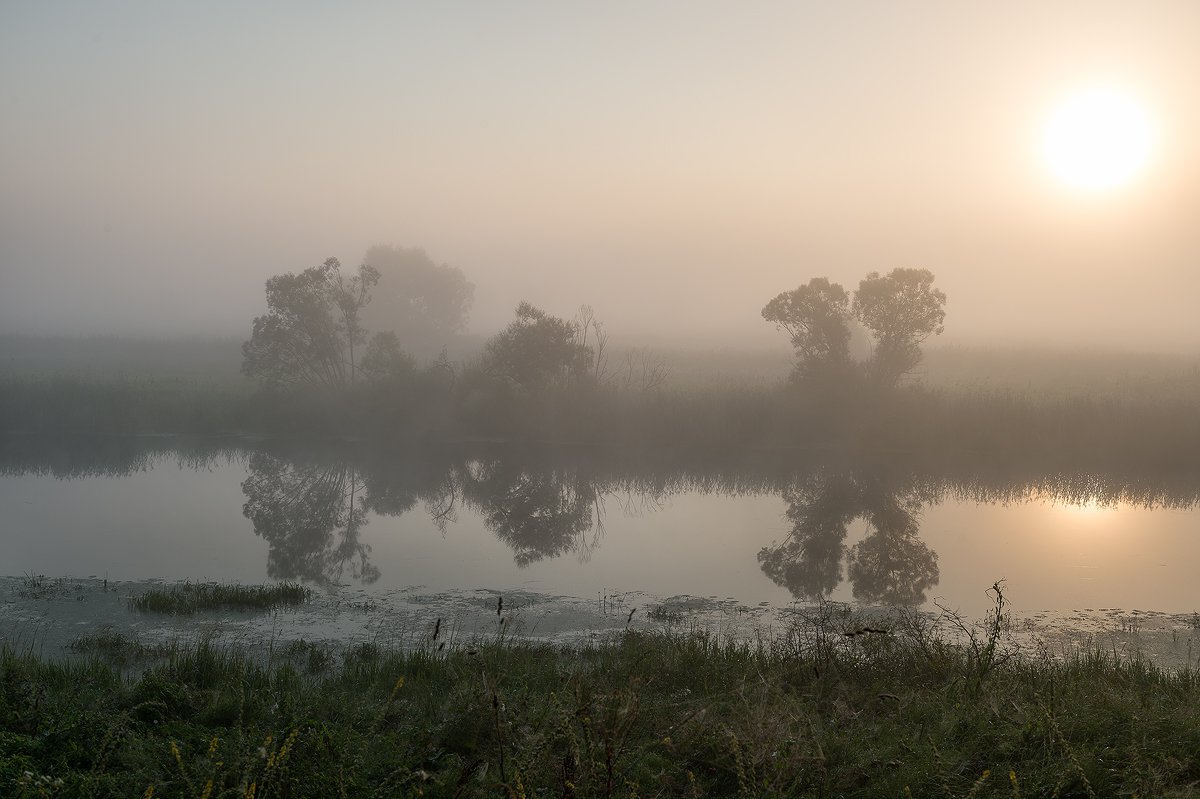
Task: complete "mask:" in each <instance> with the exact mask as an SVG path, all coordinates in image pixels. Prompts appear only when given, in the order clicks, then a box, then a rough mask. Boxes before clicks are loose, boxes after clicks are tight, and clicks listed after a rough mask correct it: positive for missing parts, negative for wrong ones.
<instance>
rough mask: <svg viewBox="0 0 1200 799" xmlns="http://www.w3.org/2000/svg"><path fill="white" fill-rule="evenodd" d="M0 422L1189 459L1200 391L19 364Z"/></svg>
mask: <svg viewBox="0 0 1200 799" xmlns="http://www.w3.org/2000/svg"><path fill="white" fill-rule="evenodd" d="M425 377H429V376H428V375H426V376H425ZM0 434H3V435H7V436H9V437H14V436H15V437H21V438H25V439H42V440H44V439H47V438H51V439H53V438H61V437H63V436H74V437H79V436H84V437H93V438H95V437H97V436H110V437H132V436H167V435H170V436H185V437H192V438H196V437H200V438H207V439H215V438H229V437H240V438H243V439H245V438H246V437H270V438H274V439H277V440H291V441H308V442H313V441H318V442H319V441H330V440H343V441H344V440H359V441H370V442H372V444H373V446H376V447H378V448H391V449H397V448H402V447H411V446H413V445H414V444H419V445H421V446H441V447H445V446H448V445H450V446H461V445H464V444H469V443H478V442H508V443H511V444H517V445H529V446H544V445H562V446H586V447H596V448H602V449H605V450H610V451H613V452H617V453H621V454H623V455H624V456H625V457H630V456H635V455H639V454H642V455H644V454H647V453H650V454H655V453H672V454H674V455H675V456H676V457H679V458H686V459H692V460H695V459H697V458H701V457H714V456H716V457H723V458H730V457H736V458H749V459H757V458H761V457H764V455H763V453H768V454H769V453H772V452H774V453H777V454H779V455H782V456H786V457H796V456H797V455H796V453H799V455H800V456H807V457H810V458H811V457H818V456H819V457H822V458H831V457H832V458H843V459H844V458H850V459H859V460H862V459H876V460H878V459H891V460H896V459H904V460H905V461H908V462H912V463H925V464H939V465H943V466H954V467H962V466H971V465H978V464H981V463H986V464H989V465H992V466H999V467H1002V468H1031V467H1037V468H1043V469H1062V468H1074V469H1079V468H1087V469H1106V470H1112V469H1123V470H1132V471H1140V472H1145V471H1147V470H1153V471H1157V472H1162V471H1164V470H1169V471H1173V472H1186V471H1191V470H1193V469H1194V467H1195V458H1194V453H1195V452H1197V451H1200V403H1197V402H1196V395H1195V393H1194V392H1190V393H1184V394H1177V395H1171V396H1170V397H1168V398H1165V399H1161V400H1156V399H1150V398H1147V397H1145V396H1138V395H1129V396H1123V397H1113V396H1106V397H1093V396H1088V395H1085V394H1078V395H1066V396H1059V395H1054V394H1045V395H1028V394H1022V393H1014V392H1012V391H1010V390H1007V389H1004V390H1001V389H986V388H969V389H967V388H963V389H949V388H938V389H933V388H925V387H922V386H920V385H912V386H907V387H902V388H899V389H894V390H893V389H887V390H884V389H877V388H871V387H870V386H868V385H866V384H856V385H854V386H847V387H842V388H840V389H838V390H836V391H816V390H814V389H812V387H805V386H797V385H792V384H780V385H774V386H767V385H746V386H737V385H724V386H710V387H708V388H704V389H694V390H685V389H681V388H668V389H661V390H654V391H646V392H631V391H626V390H618V389H614V388H612V387H606V386H578V387H574V388H571V389H569V390H566V389H564V390H554V391H546V392H543V393H538V394H526V393H523V392H521V391H519V390H516V389H514V388H513V387H511V386H507V385H504V384H500V383H494V382H493V383H484V384H482V385H470V384H467V385H463V384H460V383H455V382H446V381H442V382H438V381H436V380H433V379H432V378H431V377H429V379H425V378H422V379H421V380H417V381H415V382H414V383H412V384H406V385H402V386H358V387H355V388H353V389H348V390H346V391H344V392H339V393H329V392H318V391H297V392H291V393H282V392H271V391H265V390H254V389H253V388H252V387H250V386H249V385H247V384H244V383H232V382H228V383H227V382H201V381H186V380H175V379H171V380H156V379H145V380H124V379H96V380H84V379H79V378H73V377H52V378H28V377H26V378H0Z"/></svg>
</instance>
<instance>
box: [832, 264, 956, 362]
mask: <svg viewBox="0 0 1200 799" xmlns="http://www.w3.org/2000/svg"><path fill="white" fill-rule="evenodd" d="M945 305H946V295H945V294H944V293H942V292H941V291H939V290H938V289H935V288H933V273H932V272H930V271H929V270H928V269H905V268H900V269H893V270H892V271H891V272H888V273H887V274H886V275H880V274H879V273H878V272H871V273H870V274H869V275H867V276H866V277H865V278H864V279H863V280H862V281H861V282H860V283H859V284H858V291H856V292H854V304H853V308H852V310H853V311H854V316H855V317H856V318H857V319H858V321H860V322H862V324H863V326H864V327H866V328H867V330H869V331H870V332H871V336H872V338H874V340H875V352H874V354H873V356H872V358H871V373H872V374H873V375H874V376H875V378H876V379H877V380H879V381H880V382H881V383H884V384H887V385H894V384H895V383H896V382H897V381H898V380H899V379H900V378H901V377H903V376H904V375H906V374H908V373H909V372H910V371H912V369H913V368H914V367H915V366H916V365H917V364H918V363H920V361H921V344H922V343H923V342H924V341H925V339H927V338H929V337H930V336H932V335H937V334H940V333H941V332H942V330H943V325H942V322H943V321H944V320H945V318H946V311H945V308H944V306H945Z"/></svg>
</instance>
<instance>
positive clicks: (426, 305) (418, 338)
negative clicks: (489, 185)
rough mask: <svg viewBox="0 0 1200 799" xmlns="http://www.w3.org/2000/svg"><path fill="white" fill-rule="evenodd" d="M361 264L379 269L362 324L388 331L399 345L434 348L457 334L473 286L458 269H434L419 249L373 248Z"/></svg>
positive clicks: (462, 325)
mask: <svg viewBox="0 0 1200 799" xmlns="http://www.w3.org/2000/svg"><path fill="white" fill-rule="evenodd" d="M363 263H366V264H370V265H371V266H372V267H374V268H375V269H377V270H379V274H380V280H379V288H378V289H377V290H376V292H375V301H374V302H372V303H371V307H370V308H368V309H367V311H366V318H367V321H368V324H369V325H370V326H371V327H372V328H374V329H377V330H394V331H396V333H397V335H398V336H399V337H400V340H401V341H402V342H404V343H405V346H407V347H412V346H413V345H422V344H423V345H427V346H433V347H440V346H442V345H444V344H445V343H446V341H447V340H449V339H450V338H451V337H453V336H454V335H456V334H458V333H461V332H463V330H465V329H466V326H467V317H468V316H469V314H470V312H471V304H472V303H473V302H474V299H475V285H474V284H473V283H471V282H470V281H468V280H467V279H466V277H465V276H464V275H463V273H462V270H461V269H458V268H457V267H453V266H449V265H447V264H438V263H436V262H434V260H433V259H432V258H430V257H429V255H428V254H427V253H426V252H425V251H424V250H422V249H419V248H416V247H411V248H410V247H389V246H384V245H377V246H375V247H372V248H371V249H369V250H367V254H366V255H365V256H363Z"/></svg>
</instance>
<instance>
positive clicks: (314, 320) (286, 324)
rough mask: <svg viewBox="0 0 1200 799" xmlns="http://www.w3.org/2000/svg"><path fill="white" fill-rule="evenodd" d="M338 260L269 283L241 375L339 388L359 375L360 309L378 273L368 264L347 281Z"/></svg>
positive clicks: (362, 337)
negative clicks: (357, 354) (265, 304)
mask: <svg viewBox="0 0 1200 799" xmlns="http://www.w3.org/2000/svg"><path fill="white" fill-rule="evenodd" d="M341 267H342V265H341V263H340V262H339V261H338V259H336V258H329V259H328V260H326V261H325V263H323V264H321V265H320V266H314V267H312V268H310V269H305V270H304V271H303V272H301V273H300V274H298V275H295V274H292V273H290V272H289V273H287V274H283V275H276V276H274V277H272V278H270V279H269V280H267V313H266V314H265V315H263V316H259V317H255V319H254V328H253V332H252V333H251V335H250V340H249V341H247V342H245V343H244V344H242V372H243V373H245V374H246V375H248V376H250V377H253V378H256V379H258V380H261V381H263V382H265V383H268V384H275V385H312V386H324V387H327V388H342V387H344V386H347V385H349V384H351V383H354V382H355V381H356V379H357V377H358V375H357V361H356V358H355V347H356V346H357V345H361V344H363V343H364V341H365V340H366V328H365V327H364V326H363V323H362V310H363V308H364V307H366V305H367V303H368V302H370V300H371V289H372V288H373V287H374V286H375V284H376V283H378V282H379V272H377V271H376V270H375V269H374V268H372V267H370V266H367V265H366V264H364V265H362V266H360V267H359V268H358V273H357V274H355V275H354V276H353V277H350V278H347V277H345V276H344V275H343V274H342V268H341Z"/></svg>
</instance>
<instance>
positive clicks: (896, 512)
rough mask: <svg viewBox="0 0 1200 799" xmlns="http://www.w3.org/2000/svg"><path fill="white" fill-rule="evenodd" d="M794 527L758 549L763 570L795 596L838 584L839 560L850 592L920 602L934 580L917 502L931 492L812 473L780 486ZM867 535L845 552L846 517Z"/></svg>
mask: <svg viewBox="0 0 1200 799" xmlns="http://www.w3.org/2000/svg"><path fill="white" fill-rule="evenodd" d="M783 497H784V499H785V500H787V502H788V510H787V518H788V520H789V521H791V523H792V530H791V532H790V534H789V535H788V537H787V538H786V539H784V541H783V542H782V543H777V544H774V545H772V546H769V547H764V548H763V549H762V550H761V551H759V553H758V562H759V564H760V565H761V567H762V570H763V572H764V573H765V574H766V575H767V576H768V577H770V578H771V579H772V580H773V581H774V582H775V583H777V584H779V585H781V586H783V587H784V588H787V589H788V590H789V591H791V592H792V594H793V595H794V596H796V597H797V598H799V599H807V600H812V599H819V598H823V597H827V596H828V595H829V594H830V593H832V592H833V590H834V589H835V588H837V586H838V585H839V584H840V583H841V582H842V560H843V559H845V560H846V561H847V567H846V575H847V577H848V579H849V581H850V584H851V589H852V592H853V594H854V598H855V599H857V600H859V601H860V602H868V603H874V604H885V605H918V604H921V603H922V602H924V601H925V593H926V591H928V590H929V589H930V588H932V587H933V586H935V585H937V583H938V578H939V573H938V565H937V553H935V552H934V551H933V550H931V549H930V548H929V547H928V546H927V545H926V544H925V542H924V541H922V540H921V539H920V535H919V528H920V512H921V508H922V507H923V506H924V505H926V504H929V503H931V502H935V501H936V499H937V492H936V491H931V490H930V489H927V488H924V487H922V486H920V485H919V484H908V485H903V484H901V485H898V486H891V485H889V484H888V482H887V481H885V480H883V479H880V478H871V477H866V476H863V475H852V474H824V473H821V474H816V475H813V476H811V477H809V478H807V479H805V480H803V481H801V482H799V483H798V484H796V485H794V486H792V487H790V488H788V489H785V490H784V492H783ZM860 518H861V519H863V520H865V521H866V524H867V535H866V537H865V538H863V540H862V541H859V542H858V543H857V544H855V545H854V546H852V547H850V548H849V550H848V551H847V547H846V532H847V528H848V527H849V525H850V523H851V522H853V521H854V520H856V519H860Z"/></svg>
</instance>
